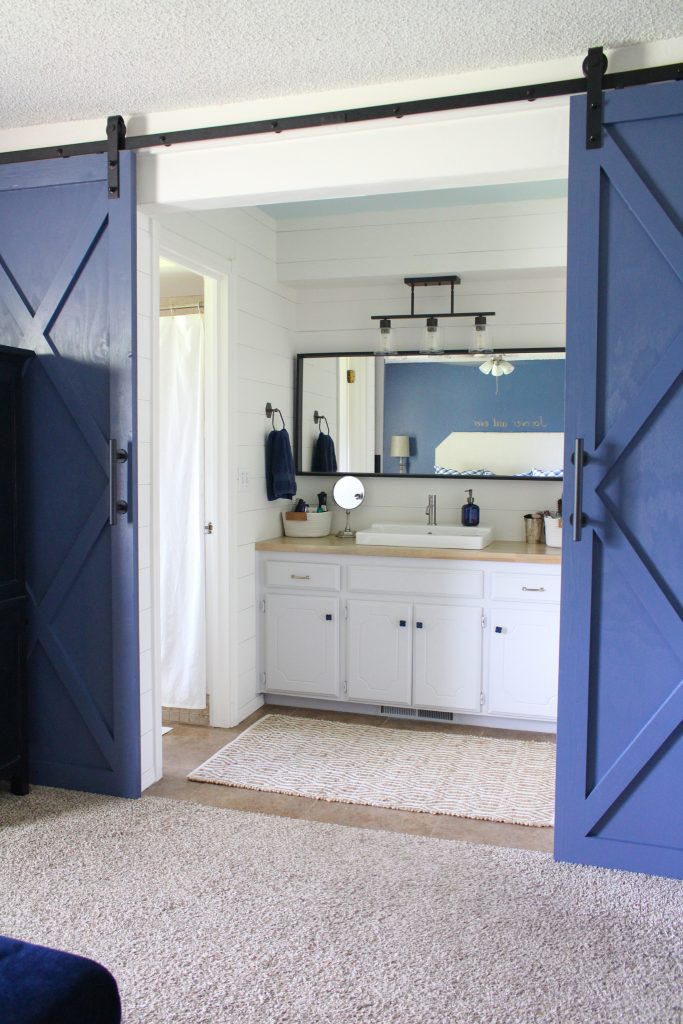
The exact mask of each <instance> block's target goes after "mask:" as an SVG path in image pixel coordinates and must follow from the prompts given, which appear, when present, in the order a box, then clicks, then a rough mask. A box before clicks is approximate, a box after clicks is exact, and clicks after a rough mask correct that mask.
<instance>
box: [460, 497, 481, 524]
mask: <svg viewBox="0 0 683 1024" xmlns="http://www.w3.org/2000/svg"><path fill="white" fill-rule="evenodd" d="M466 493H467V502H466V503H465V504H464V505H463V507H462V519H461V521H462V525H463V526H479V506H478V505H475V504H474V498H473V497H472V488H470V489H469V490H468V491H467V492H466Z"/></svg>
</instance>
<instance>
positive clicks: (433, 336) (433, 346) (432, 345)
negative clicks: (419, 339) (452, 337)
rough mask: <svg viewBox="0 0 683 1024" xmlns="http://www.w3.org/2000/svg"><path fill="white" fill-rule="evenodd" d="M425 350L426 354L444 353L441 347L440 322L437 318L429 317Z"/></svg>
mask: <svg viewBox="0 0 683 1024" xmlns="http://www.w3.org/2000/svg"><path fill="white" fill-rule="evenodd" d="M424 350H425V352H431V353H432V354H435V353H437V352H441V351H443V350H442V348H441V346H440V345H439V321H438V320H437V318H436V317H435V316H428V317H427V326H426V327H425V341H424Z"/></svg>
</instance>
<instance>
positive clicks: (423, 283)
mask: <svg viewBox="0 0 683 1024" xmlns="http://www.w3.org/2000/svg"><path fill="white" fill-rule="evenodd" d="M403 283H404V284H407V285H408V287H409V288H410V313H378V314H377V315H376V316H371V317H370V319H371V320H384V321H386V323H384V324H380V327H390V326H391V324H390V321H391V320H424V319H425V318H427V319H429V320H433V319H435V318H439V319H442V320H446V319H450V318H451V317H459V316H466V317H467V316H469V317H475V318H476V317H487V316H495V315H496V314H495V313H493V312H485V311H484V310H481V311H479V312H475V313H456V312H455V309H454V303H455V285H456V284H460V283H461V279H460V277H459V276H458V275H457V274H436V275H432V276H431V277H404V278H403ZM440 285H450V288H451V308H450V312H449V313H427V312H424V313H416V312H415V289H416V288H438V287H439V286H440ZM484 322H485V321H484Z"/></svg>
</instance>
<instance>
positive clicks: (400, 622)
mask: <svg viewBox="0 0 683 1024" xmlns="http://www.w3.org/2000/svg"><path fill="white" fill-rule="evenodd" d="M398 624H399V626H405V624H406V620H405V619H399V623H398Z"/></svg>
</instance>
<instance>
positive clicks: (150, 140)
mask: <svg viewBox="0 0 683 1024" xmlns="http://www.w3.org/2000/svg"><path fill="white" fill-rule="evenodd" d="M680 79H683V62H682V63H679V64H663V65H660V66H659V67H654V68H640V69H637V70H633V71H617V72H614V73H612V74H608V75H604V77H603V79H602V88H603V91H604V90H607V89H623V88H625V87H627V86H631V85H649V84H651V83H654V82H670V81H678V80H680ZM586 89H587V83H586V79H585V78H570V79H564V80H562V81H556V82H534V83H533V84H531V85H517V86H511V87H508V88H506V89H489V90H485V91H482V92H468V93H461V94H459V95H455V96H439V97H436V98H431V99H423V100H410V101H408V102H406V103H385V104H382V105H380V106H373V107H354V108H352V109H349V110H333V111H327V112H325V113H318V114H299V115H297V116H295V117H283V118H280V119H266V120H262V121H245V122H241V123H239V124H223V125H209V126H204V127H202V128H186V129H182V130H180V131H173V132H153V133H150V134H148V135H132V136H128V137H126V138H123V139H122V140H121V147H120V148H121V150H122V151H128V152H131V151H137V150H141V149H154V148H156V147H160V146H166V147H168V146H176V145H179V144H181V143H186V142H189V143H196V142H211V141H215V140H221V139H233V138H241V137H244V136H249V135H268V134H271V133H275V134H279V133H281V132H289V131H297V130H299V129H301V128H324V127H328V126H330V125H339V124H359V123H361V122H363V121H379V120H383V119H386V118H402V117H409V116H412V115H414V114H432V113H438V112H441V111H447V110H466V109H469V108H472V107H483V106H492V105H497V104H500V103H519V102H520V101H524V100H528V101H533V100H540V99H549V98H551V97H555V96H572V95H575V94H580V93H585V92H586ZM106 152H107V140H106V139H99V140H97V141H93V142H77V143H70V144H68V145H64V146H44V147H41V148H38V149H20V150H14V151H11V152H6V153H0V164H13V163H23V162H28V161H33V160H52V159H54V158H59V157H71V156H89V155H92V154H97V153H106Z"/></svg>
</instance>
